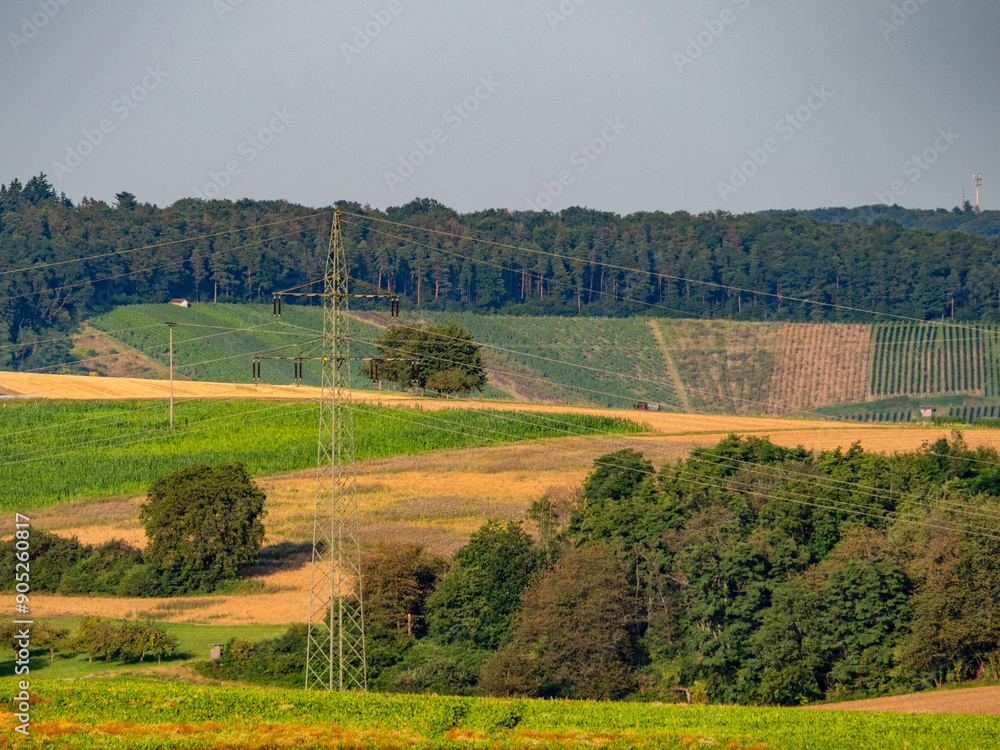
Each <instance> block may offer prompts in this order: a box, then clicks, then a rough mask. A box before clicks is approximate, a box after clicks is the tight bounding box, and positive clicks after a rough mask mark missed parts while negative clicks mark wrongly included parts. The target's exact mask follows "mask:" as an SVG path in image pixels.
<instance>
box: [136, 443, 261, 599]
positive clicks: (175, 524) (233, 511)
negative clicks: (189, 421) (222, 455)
mask: <svg viewBox="0 0 1000 750" xmlns="http://www.w3.org/2000/svg"><path fill="white" fill-rule="evenodd" d="M264 499H265V498H264V493H263V492H262V491H261V490H260V488H259V487H257V485H256V483H254V481H253V479H251V477H250V476H249V475H248V474H247V472H246V469H245V468H244V467H243V464H240V463H228V464H219V465H218V466H205V465H200V466H189V467H188V468H186V469H180V470H178V471H175V472H174V473H172V474H168V475H166V476H163V477H160V478H159V479H156V480H155V481H154V482H153V483H152V484H151V485H150V486H149V492H148V496H147V502H146V504H145V505H143V506H142V509H141V510H140V518H141V519H142V522H143V523H144V524H145V526H146V536H147V538H148V539H149V546H148V547H147V549H146V555H147V557H148V559H149V561H150V562H152V563H154V564H156V565H158V566H160V567H162V568H168V569H173V570H181V571H183V572H184V573H185V574H188V575H190V576H191V577H192V578H198V579H200V580H201V581H202V582H204V583H208V582H212V581H219V580H223V579H227V578H233V577H235V576H236V571H237V568H239V566H240V565H248V564H250V563H253V562H255V561H256V560H257V553H258V552H259V551H260V547H261V544H262V543H263V541H264V525H263V524H262V523H261V521H260V518H261V516H263V515H264Z"/></svg>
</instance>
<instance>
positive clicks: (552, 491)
mask: <svg viewBox="0 0 1000 750" xmlns="http://www.w3.org/2000/svg"><path fill="white" fill-rule="evenodd" d="M18 375H19V373H0V390H6V391H8V392H10V390H11V384H12V383H20V384H21V385H22V387H24V388H25V389H26V390H28V391H30V390H32V389H33V388H34V389H37V390H43V386H44V390H48V392H49V393H51V394H55V393H58V394H59V395H58V396H52V397H57V398H88V397H94V396H93V395H91V394H94V393H98V392H99V393H102V394H104V395H103V396H102V397H103V398H143V397H146V398H149V397H150V396H149V395H146V394H152V393H160V392H162V391H161V390H158V389H162V388H163V387H164V385H165V384H164V383H163V381H148V380H136V379H130V378H89V377H73V376H57V375H49V376H31V377H32V379H30V380H29V379H22V378H18V377H16V376H18ZM38 378H42V379H41V380H39V379H38ZM81 381H82V382H81ZM183 385H184V386H185V387H186V388H187V389H188V390H186V391H185V393H186V394H188V396H189V397H190V396H198V397H205V396H215V397H227V395H228V396H229V397H232V396H234V395H235V396H238V397H246V395H247V394H248V393H249V394H250V395H251V396H252V395H254V394H259V397H261V398H283V397H284V395H283V394H284V392H285V391H286V390H288V391H292V392H293V395H296V396H298V397H300V398H301V397H307V392H308V391H310V390H311V391H312V394H311V397H313V398H315V397H316V393H315V389H305V388H302V389H295V388H281V387H277V386H272V387H269V388H264V387H262V388H261V390H260V391H257V390H256V389H254V386H249V385H229V384H221V383H193V382H185V383H184V384H183ZM296 391H298V393H295V392H296ZM69 394H73V395H69ZM223 394H226V395H223ZM355 396H356V397H358V398H365V399H370V400H373V401H374V400H379V401H382V402H383V403H388V402H390V401H396V402H402V403H419V404H420V405H421V407H422V408H425V409H435V408H444V407H450V408H454V407H457V406H465V407H469V408H498V409H504V410H510V409H520V410H532V411H544V412H569V411H577V412H588V413H599V414H606V415H609V416H621V417H626V418H632V419H637V420H638V421H641V422H644V423H646V424H647V425H648V426H649V428H650V429H649V431H648V432H646V433H644V434H640V435H629V436H614V437H607V438H604V437H585V438H581V437H567V438H547V439H544V440H536V441H527V442H523V443H518V444H517V445H513V446H492V447H479V448H465V449H457V450H449V451H440V452H436V453H432V454H425V455H418V456H399V457H394V458H386V459H376V460H370V461H363V462H359V464H358V466H357V474H356V477H357V490H358V499H359V506H360V510H361V514H362V527H361V535H362V539H363V541H364V542H366V543H372V542H374V541H376V540H378V539H391V540H396V541H401V542H411V543H417V544H422V545H424V546H425V547H427V548H428V549H429V550H431V551H433V552H436V553H438V554H442V555H449V554H452V553H453V552H454V551H455V550H457V549H458V548H459V547H460V546H461V545H462V544H464V542H465V541H466V540H467V539H468V537H469V535H470V534H471V533H472V532H473V531H475V530H476V529H477V528H478V527H479V526H480V525H482V523H483V522H484V521H485V520H487V519H488V518H501V519H505V518H516V519H519V518H523V517H524V514H525V511H526V510H527V508H528V507H529V506H530V504H531V503H532V502H533V501H534V500H536V499H537V498H539V497H540V496H541V495H543V494H546V493H548V494H549V495H550V496H551V497H552V498H554V499H555V500H557V501H561V502H563V503H564V504H565V503H568V502H570V501H571V500H572V497H573V494H574V493H575V492H576V491H577V488H578V487H579V486H580V483H581V481H582V480H583V478H584V477H585V476H586V475H587V472H588V471H589V470H590V468H591V467H592V465H593V461H594V459H595V458H597V457H598V456H600V455H603V454H605V453H609V452H611V451H615V450H620V449H621V448H625V447H631V448H635V449H636V450H639V451H642V452H643V453H644V454H645V455H646V456H647V457H648V458H649V459H650V460H652V461H653V463H654V465H656V466H660V465H662V464H664V463H665V462H667V461H673V460H676V459H677V458H679V457H681V456H683V455H684V454H686V453H687V452H688V451H690V450H691V449H692V448H694V447H698V446H710V445H714V444H715V443H717V442H718V441H719V440H720V439H721V438H722V437H724V436H725V435H726V434H729V433H733V432H735V433H740V434H744V435H759V436H768V437H770V439H771V440H772V441H774V442H775V443H778V444H780V445H785V446H797V445H802V446H803V447H805V448H808V449H814V450H828V449H833V448H836V447H838V446H839V447H844V448H846V447H847V446H849V445H850V444H851V443H853V442H855V441H857V442H860V443H861V445H862V446H863V447H864V448H866V449H869V450H876V451H884V452H894V451H904V450H913V449H916V448H919V447H920V445H921V444H923V443H925V442H928V441H933V440H936V439H937V438H939V437H942V436H947V435H948V434H949V433H948V431H947V430H946V429H942V428H923V427H919V426H896V427H893V426H880V425H859V424H849V423H834V422H821V421H810V420H791V419H778V418H755V417H736V416H719V415H698V414H675V413H668V412H633V411H627V410H617V411H615V410H606V409H596V408H576V407H568V406H553V405H539V404H511V403H508V402H485V401H468V402H464V401H455V400H450V399H436V398H422V397H415V396H411V395H408V394H386V393H385V392H382V393H377V392H376V393H371V392H356V394H355ZM156 397H160V398H162V395H160V396H156ZM965 437H966V440H967V442H968V443H969V444H970V445H973V446H976V445H991V446H994V447H997V448H1000V431H998V430H980V429H976V430H969V431H968V432H967V433H966V434H965ZM258 482H259V483H260V485H261V487H262V488H263V489H264V491H265V493H266V495H267V504H266V509H267V516H266V518H265V519H264V520H265V526H266V528H267V538H266V540H265V544H277V543H280V542H284V541H290V542H302V541H304V540H308V539H311V535H312V519H313V508H314V501H315V477H314V473H313V472H312V471H303V472H296V473H293V474H287V475H280V476H270V477H263V478H260V479H259V480H258ZM142 502H143V498H141V497H134V498H126V497H116V498H104V499H98V500H92V501H86V502H73V503H65V504H62V505H59V506H53V507H50V508H47V509H44V510H39V511H37V512H36V513H35V514H34V517H33V522H34V524H35V525H36V527H37V528H42V529H48V530H52V531H55V532H57V533H60V534H64V535H76V536H77V537H78V538H79V539H80V540H81V541H83V542H86V543H100V542H103V541H107V540H109V539H112V538H120V539H125V540H126V541H129V542H131V543H133V544H137V545H140V546H141V545H143V544H144V543H145V536H144V532H143V529H142V525H141V524H140V522H139V507H140V506H141V504H142ZM251 575H252V576H253V577H254V578H256V579H258V580H260V581H261V582H262V584H263V585H264V589H263V591H262V592H261V593H255V594H241V595H232V596H212V597H207V598H193V599H190V598H189V599H182V600H163V599H142V600H126V599H114V598H100V597H87V598H78V597H62V596H42V595H36V596H34V597H32V601H33V603H34V609H33V612H34V613H36V614H37V615H38V616H40V617H46V616H60V615H75V614H100V615H105V616H109V617H125V616H127V615H128V614H130V613H131V614H140V613H149V614H151V615H154V616H155V617H156V618H157V619H162V620H174V621H190V622H209V623H231V624H249V623H261V624H281V623H287V622H294V621H298V620H301V619H302V618H303V611H304V609H305V607H306V602H307V599H306V597H307V592H308V589H309V566H308V556H307V555H305V554H301V555H298V556H293V557H291V558H288V559H286V560H283V561H281V562H280V564H272V565H262V566H259V567H258V568H256V569H255V570H253V571H252V572H251Z"/></svg>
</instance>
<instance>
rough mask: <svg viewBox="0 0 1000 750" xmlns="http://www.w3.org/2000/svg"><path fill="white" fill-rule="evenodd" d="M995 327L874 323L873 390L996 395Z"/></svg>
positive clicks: (886, 393) (877, 393) (882, 393)
mask: <svg viewBox="0 0 1000 750" xmlns="http://www.w3.org/2000/svg"><path fill="white" fill-rule="evenodd" d="M996 336H997V331H996V330H995V329H993V328H990V327H983V326H968V327H962V328H956V327H951V326H942V325H935V324H925V323H885V324H879V325H875V326H873V327H872V344H873V346H872V367H871V387H870V390H871V393H872V395H874V396H892V395H897V394H917V393H975V394H980V395H984V396H996V395H1000V393H998V392H997V387H996V370H997V363H996V362H995V361H994V360H993V359H992V357H984V342H986V341H989V342H990V345H989V352H990V353H992V352H993V346H994V345H995V339H996Z"/></svg>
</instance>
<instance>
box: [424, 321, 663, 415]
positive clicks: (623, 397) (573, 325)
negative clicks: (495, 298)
mask: <svg viewBox="0 0 1000 750" xmlns="http://www.w3.org/2000/svg"><path fill="white" fill-rule="evenodd" d="M428 317H432V318H433V319H434V320H436V321H445V320H454V321H456V322H458V323H459V324H460V325H462V326H464V327H465V328H467V329H468V330H469V331H471V332H472V335H473V337H474V338H475V339H476V341H479V342H480V343H483V344H489V345H491V346H498V347H503V348H504V350H505V351H503V352H502V356H503V358H504V360H505V361H508V362H513V363H515V364H516V365H519V366H521V367H522V368H525V369H527V370H530V371H531V372H533V373H534V374H535V375H536V376H538V377H540V378H541V379H542V381H543V382H547V383H551V384H555V385H556V386H558V387H559V389H561V391H562V393H561V394H559V395H561V396H562V399H563V400H566V401H572V402H575V403H590V404H597V405H599V406H609V407H615V408H619V409H620V408H628V407H629V406H631V404H632V403H633V402H636V401H653V402H658V403H661V404H666V405H670V406H679V401H678V400H677V396H676V394H675V393H674V388H673V385H672V384H671V382H670V380H669V378H668V377H667V376H666V373H665V372H664V364H663V355H662V353H661V352H660V350H659V348H658V347H657V344H656V339H655V338H654V336H653V334H652V331H650V329H649V326H648V325H647V324H646V321H645V319H643V318H568V317H551V316H550V317H515V316H510V315H473V314H466V313H434V314H433V315H429V316H428ZM495 352H496V350H490V349H487V350H486V353H487V356H489V355H493V354H495ZM514 380H515V382H521V386H522V387H523V388H524V389H525V390H531V389H542V388H543V385H542V384H539V382H538V381H537V380H534V379H531V378H525V379H521V380H519V379H518V378H514Z"/></svg>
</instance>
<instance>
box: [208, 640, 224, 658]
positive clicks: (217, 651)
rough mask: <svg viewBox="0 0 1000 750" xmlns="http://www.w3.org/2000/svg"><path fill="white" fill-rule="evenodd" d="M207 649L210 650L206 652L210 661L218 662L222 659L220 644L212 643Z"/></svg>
mask: <svg viewBox="0 0 1000 750" xmlns="http://www.w3.org/2000/svg"><path fill="white" fill-rule="evenodd" d="M209 648H210V649H211V650H210V651H209V652H208V654H209V657H211V659H212V661H218V660H219V659H221V658H222V644H221V643H213V644H212V645H211V646H210V647H209Z"/></svg>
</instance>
